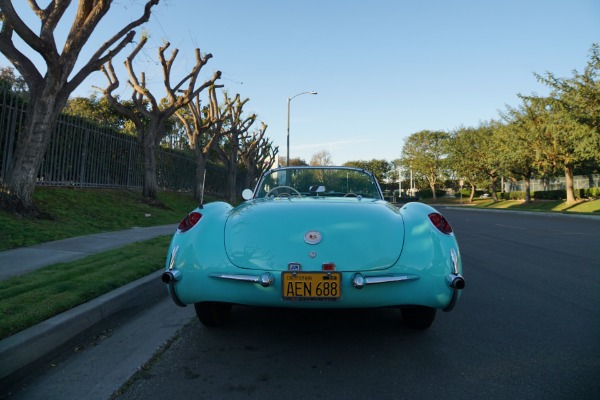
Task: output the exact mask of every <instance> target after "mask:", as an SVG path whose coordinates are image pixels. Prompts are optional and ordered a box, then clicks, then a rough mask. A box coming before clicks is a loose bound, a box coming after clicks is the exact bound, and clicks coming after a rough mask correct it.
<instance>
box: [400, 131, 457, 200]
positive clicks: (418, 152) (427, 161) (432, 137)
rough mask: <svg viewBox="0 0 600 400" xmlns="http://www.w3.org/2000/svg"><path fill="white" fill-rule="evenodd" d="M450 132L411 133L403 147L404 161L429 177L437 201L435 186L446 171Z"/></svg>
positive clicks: (428, 180)
mask: <svg viewBox="0 0 600 400" xmlns="http://www.w3.org/2000/svg"><path fill="white" fill-rule="evenodd" d="M449 139H450V134H449V133H447V132H442V131H428V130H424V131H420V132H417V133H413V134H412V135H410V136H409V137H408V138H407V139H406V142H404V146H403V148H402V156H401V160H402V163H403V164H404V165H405V166H407V167H409V168H411V169H412V170H413V171H415V172H416V173H417V174H420V175H422V176H423V177H425V178H426V179H427V182H428V184H429V187H430V188H431V191H432V192H433V201H436V194H435V188H436V185H437V183H438V180H439V179H440V178H442V177H443V175H444V174H445V172H446V168H447V162H446V157H447V153H448V141H449Z"/></svg>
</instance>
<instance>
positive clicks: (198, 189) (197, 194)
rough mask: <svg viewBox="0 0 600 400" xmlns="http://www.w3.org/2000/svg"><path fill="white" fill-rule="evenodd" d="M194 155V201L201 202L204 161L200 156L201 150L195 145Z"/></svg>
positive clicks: (204, 169)
mask: <svg viewBox="0 0 600 400" xmlns="http://www.w3.org/2000/svg"><path fill="white" fill-rule="evenodd" d="M194 154H195V155H196V180H195V182H194V199H195V200H197V201H200V200H202V193H204V173H205V172H206V159H205V158H204V156H203V155H202V149H200V148H198V146H197V145H196V146H195V147H194Z"/></svg>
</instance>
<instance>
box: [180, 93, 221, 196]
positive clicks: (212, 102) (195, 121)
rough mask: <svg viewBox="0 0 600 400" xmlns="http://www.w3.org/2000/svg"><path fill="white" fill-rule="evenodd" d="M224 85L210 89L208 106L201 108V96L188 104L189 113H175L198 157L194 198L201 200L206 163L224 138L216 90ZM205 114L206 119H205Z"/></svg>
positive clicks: (181, 110) (181, 111)
mask: <svg viewBox="0 0 600 400" xmlns="http://www.w3.org/2000/svg"><path fill="white" fill-rule="evenodd" d="M217 87H223V86H222V85H212V86H211V87H209V88H208V105H207V106H206V107H204V108H202V106H201V102H200V96H199V95H197V96H196V98H195V100H194V101H191V102H189V103H188V106H187V111H188V112H187V113H186V112H183V109H179V110H177V111H176V112H175V115H176V116H177V118H179V120H180V121H181V123H182V125H183V127H184V128H185V132H186V134H187V138H188V143H189V145H190V148H191V149H192V151H193V152H194V155H195V157H196V180H195V184H194V198H195V199H196V200H201V194H202V192H204V173H205V171H206V162H207V161H208V157H209V155H210V153H211V152H212V151H213V150H214V149H215V147H216V146H217V145H218V144H219V140H221V137H222V134H223V132H222V127H223V121H224V119H225V118H226V116H224V115H223V113H222V112H221V109H220V108H219V104H218V102H217V96H216V90H215V89H216V88H217ZM227 111H228V110H227ZM203 114H204V117H203Z"/></svg>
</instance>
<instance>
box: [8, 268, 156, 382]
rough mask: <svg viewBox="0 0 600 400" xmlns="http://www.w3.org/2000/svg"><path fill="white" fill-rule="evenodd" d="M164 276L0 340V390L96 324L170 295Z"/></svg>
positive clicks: (139, 282) (144, 280)
mask: <svg viewBox="0 0 600 400" xmlns="http://www.w3.org/2000/svg"><path fill="white" fill-rule="evenodd" d="M161 274H162V269H161V270H159V271H156V272H154V273H152V274H150V275H147V276H145V277H143V278H140V279H138V280H136V281H134V282H131V283H128V284H127V285H125V286H122V287H120V288H118V289H115V290H113V291H112V292H109V293H106V294H104V295H102V296H100V297H98V298H96V299H94V300H91V301H89V302H87V303H84V304H81V305H79V306H77V307H75V308H72V309H70V310H67V311H65V312H63V313H61V314H58V315H56V316H54V317H52V318H50V319H47V320H45V321H43V322H41V323H39V324H37V325H35V326H32V327H30V328H28V329H25V330H23V331H21V332H18V333H16V334H14V335H12V336H9V337H7V338H5V339H3V340H0V388H1V387H4V386H5V385H8V384H11V383H12V382H9V380H10V381H13V380H14V379H7V378H15V377H16V378H18V377H20V376H21V375H24V374H26V373H27V371H28V369H29V368H28V367H34V366H36V364H37V363H39V361H41V360H44V359H46V358H47V357H49V356H51V355H52V353H53V352H54V351H55V350H57V349H59V348H61V347H62V346H65V345H67V344H68V343H69V341H71V340H73V339H74V338H75V337H76V336H77V335H79V334H81V333H82V332H84V331H86V330H87V329H89V328H91V327H93V326H94V325H95V324H97V323H99V322H102V321H104V320H106V319H107V318H109V317H111V316H113V315H115V314H117V313H118V312H120V311H124V310H126V309H129V308H132V307H136V306H142V305H147V304H148V303H149V302H150V301H151V300H152V299H153V298H160V297H165V296H167V292H166V290H165V286H164V284H162V283H161V282H160V279H159V277H160V275H161Z"/></svg>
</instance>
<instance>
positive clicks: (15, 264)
mask: <svg viewBox="0 0 600 400" xmlns="http://www.w3.org/2000/svg"><path fill="white" fill-rule="evenodd" d="M176 229H177V224H174V225H161V226H150V227H146V228H131V229H127V230H124V231H117V232H104V233H97V234H94V235H87V236H80V237H74V238H69V239H64V240H57V241H54V242H46V243H42V244H38V245H35V246H31V247H22V248H18V249H13V250H8V251H3V252H0V280H3V279H6V278H10V277H11V276H16V275H22V274H26V273H27V272H31V271H34V270H36V269H39V268H43V267H47V266H49V265H52V264H57V263H61V262H69V261H74V260H78V259H80V258H84V257H87V256H89V255H91V254H95V253H100V252H103V251H107V250H111V249H115V248H117V247H121V246H125V245H127V244H130V243H134V242H141V241H144V240H149V239H152V238H154V237H157V236H161V235H169V234H173V233H175V230H176Z"/></svg>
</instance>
